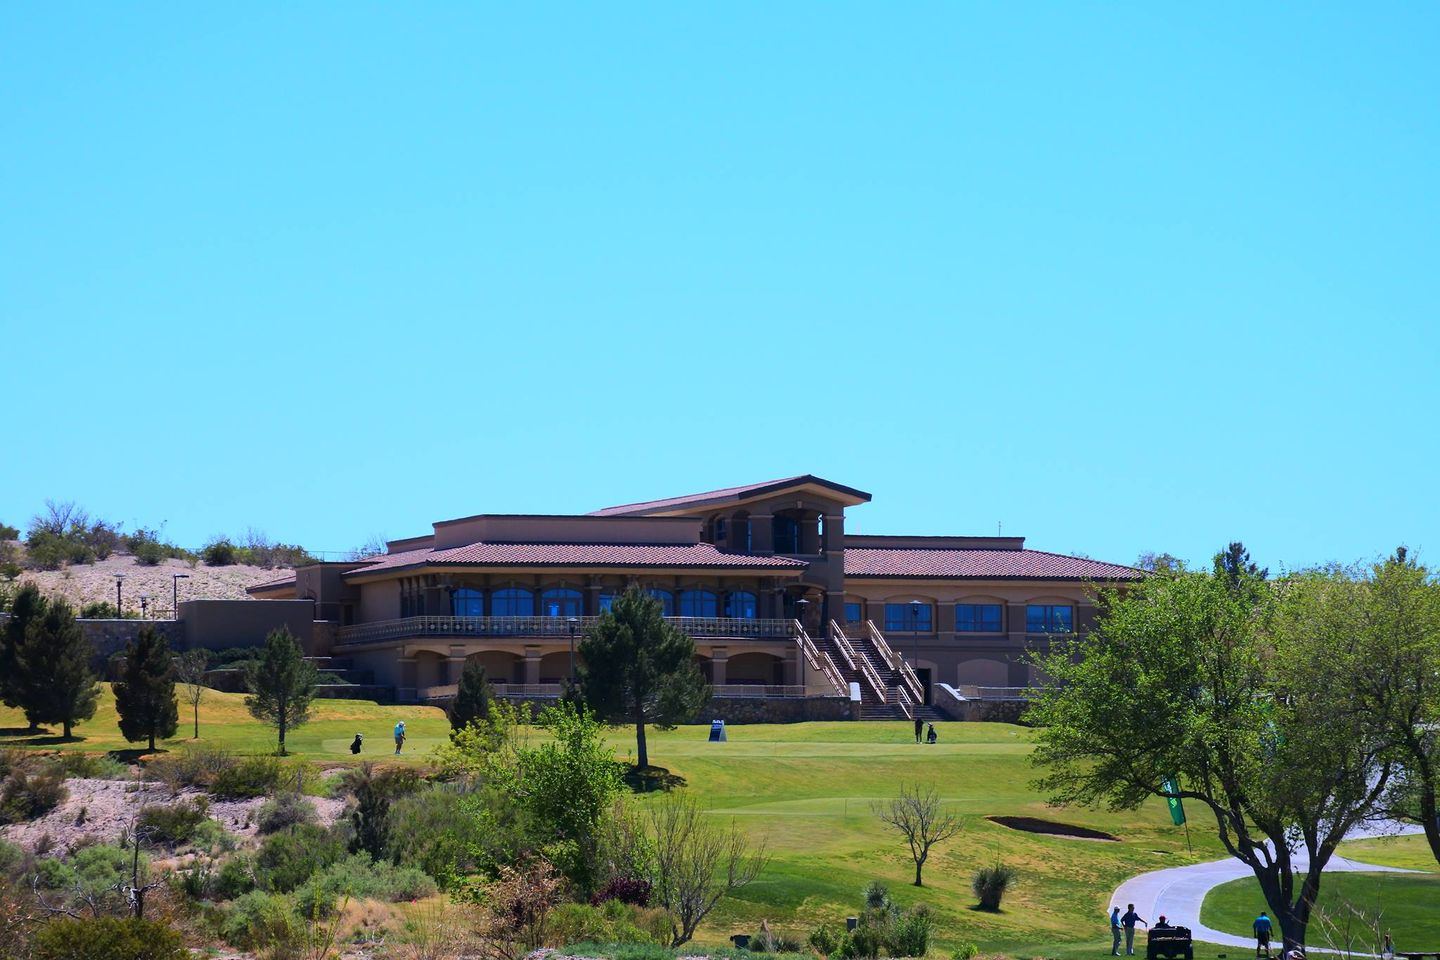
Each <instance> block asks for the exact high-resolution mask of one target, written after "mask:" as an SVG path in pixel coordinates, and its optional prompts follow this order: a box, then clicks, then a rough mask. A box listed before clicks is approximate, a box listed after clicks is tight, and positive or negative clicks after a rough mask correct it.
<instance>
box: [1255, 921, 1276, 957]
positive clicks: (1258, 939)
mask: <svg viewBox="0 0 1440 960" xmlns="http://www.w3.org/2000/svg"><path fill="white" fill-rule="evenodd" d="M1250 929H1251V930H1254V931H1255V956H1257V957H1258V956H1260V951H1261V950H1264V951H1265V956H1267V957H1268V956H1270V931H1271V930H1273V929H1274V924H1272V923H1271V922H1270V918H1269V917H1268V916H1267V915H1266V914H1265V911H1264V910H1261V911H1260V916H1258V917H1256V918H1255V922H1254V923H1252V924H1251V925H1250Z"/></svg>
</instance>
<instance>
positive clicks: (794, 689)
mask: <svg viewBox="0 0 1440 960" xmlns="http://www.w3.org/2000/svg"><path fill="white" fill-rule="evenodd" d="M491 686H492V687H493V688H494V690H495V695H496V696H497V697H558V696H560V695H561V694H562V693H563V692H564V685H563V684H559V683H504V682H501V683H494V684H491ZM458 689H459V685H458V684H454V683H441V684H436V685H434V686H429V687H419V688H417V689H416V691H415V692H416V695H417V696H418V698H419V699H421V700H443V699H445V698H446V697H453V696H455V694H456V693H457V691H458ZM710 695H711V696H712V697H721V698H745V697H754V698H757V699H760V698H767V697H784V698H792V697H794V698H801V697H804V696H805V695H806V691H805V687H804V686H802V685H800V684H775V683H715V684H711V685H710Z"/></svg>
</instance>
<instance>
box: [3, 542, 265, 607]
mask: <svg viewBox="0 0 1440 960" xmlns="http://www.w3.org/2000/svg"><path fill="white" fill-rule="evenodd" d="M177 573H183V574H187V575H188V576H189V579H188V580H181V581H180V600H181V602H182V603H183V602H184V601H186V600H198V599H202V598H207V599H208V598H223V599H231V600H244V599H246V596H247V595H246V593H245V588H246V587H249V586H252V585H254V584H257V583H264V582H265V581H267V580H279V579H280V578H282V577H284V576H286V575H288V574H289V573H291V571H289V570H270V569H267V568H265V567H249V566H243V565H238V564H237V565H235V566H229V567H207V566H205V565H204V564H203V563H197V564H195V565H194V566H191V564H190V563H189V562H187V561H185V560H163V561H161V562H160V563H159V564H157V565H156V566H153V567H146V566H141V565H140V564H138V563H136V562H135V558H133V557H128V556H112V557H110V558H109V559H107V560H100V561H97V562H95V563H87V564H76V565H74V566H70V567H66V568H64V569H63V570H45V571H41V570H27V571H25V572H24V573H22V574H21V575H20V579H19V582H21V583H26V582H30V583H34V584H36V585H38V586H39V587H40V589H41V590H43V591H44V592H45V593H46V594H48V595H50V596H54V597H63V598H64V599H66V600H68V601H69V602H70V603H72V604H74V606H75V608H76V609H77V610H78V609H79V608H80V607H82V606H83V605H85V604H87V603H94V602H101V601H108V602H109V603H112V604H113V603H114V602H115V575H116V574H123V575H124V577H125V579H124V581H122V583H121V587H120V590H121V598H122V601H123V603H124V607H125V609H126V610H127V611H129V610H135V611H138V610H139V609H140V597H141V596H142V595H148V596H149V597H150V598H151V599H150V604H151V611H152V613H153V612H154V611H155V610H156V609H159V610H162V611H167V612H168V611H169V609H170V596H171V593H170V591H171V585H172V583H173V582H174V581H173V580H172V579H171V578H172V577H173V576H174V575H175V574H177Z"/></svg>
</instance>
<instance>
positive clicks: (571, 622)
mask: <svg viewBox="0 0 1440 960" xmlns="http://www.w3.org/2000/svg"><path fill="white" fill-rule="evenodd" d="M579 622H580V621H579V620H578V619H576V618H575V617H571V618H570V619H569V620H567V621H566V623H567V624H569V626H570V689H572V690H573V689H575V626H576V624H578V623H579Z"/></svg>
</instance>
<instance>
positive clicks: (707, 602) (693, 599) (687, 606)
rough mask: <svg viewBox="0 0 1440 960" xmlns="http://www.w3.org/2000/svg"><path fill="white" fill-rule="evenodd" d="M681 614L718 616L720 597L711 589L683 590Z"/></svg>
mask: <svg viewBox="0 0 1440 960" xmlns="http://www.w3.org/2000/svg"><path fill="white" fill-rule="evenodd" d="M680 616H682V617H718V616H720V598H719V597H717V596H716V595H715V594H713V593H711V592H710V591H709V590H683V591H681V593H680Z"/></svg>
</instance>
